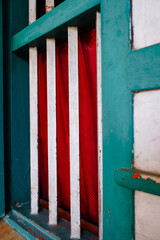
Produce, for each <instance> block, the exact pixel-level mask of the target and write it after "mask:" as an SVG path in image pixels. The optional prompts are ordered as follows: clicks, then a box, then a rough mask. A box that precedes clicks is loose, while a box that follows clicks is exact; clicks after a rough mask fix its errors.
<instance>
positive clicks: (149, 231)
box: [135, 191, 160, 240]
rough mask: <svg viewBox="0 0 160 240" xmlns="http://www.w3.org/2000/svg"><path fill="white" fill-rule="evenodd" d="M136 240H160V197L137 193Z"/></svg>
mask: <svg viewBox="0 0 160 240" xmlns="http://www.w3.org/2000/svg"><path fill="white" fill-rule="evenodd" d="M135 236H136V240H159V239H160V197H159V196H155V195H151V194H148V193H143V192H138V191H135Z"/></svg>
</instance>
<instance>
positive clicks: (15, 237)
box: [0, 218, 32, 240]
mask: <svg viewBox="0 0 160 240" xmlns="http://www.w3.org/2000/svg"><path fill="white" fill-rule="evenodd" d="M5 220H6V221H5ZM12 227H13V228H12ZM27 236H28V235H27V234H26V238H23V237H22V236H21V235H20V234H19V233H18V232H17V231H15V230H14V226H12V221H10V219H9V221H7V218H4V220H0V239H2V240H24V239H32V237H31V236H30V238H27Z"/></svg>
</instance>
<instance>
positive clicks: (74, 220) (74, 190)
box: [68, 27, 80, 238]
mask: <svg viewBox="0 0 160 240" xmlns="http://www.w3.org/2000/svg"><path fill="white" fill-rule="evenodd" d="M68 65H69V134H70V192H71V196H70V199H71V200H70V201H71V238H80V168H79V81H78V80H79V79H78V28H77V27H69V28H68Z"/></svg>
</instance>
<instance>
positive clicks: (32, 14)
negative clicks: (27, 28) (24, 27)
mask: <svg viewBox="0 0 160 240" xmlns="http://www.w3.org/2000/svg"><path fill="white" fill-rule="evenodd" d="M34 21H36V0H29V24H31V23H33V22H34Z"/></svg>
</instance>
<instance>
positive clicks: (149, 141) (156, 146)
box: [134, 90, 160, 174]
mask: <svg viewBox="0 0 160 240" xmlns="http://www.w3.org/2000/svg"><path fill="white" fill-rule="evenodd" d="M134 166H135V167H136V168H137V169H141V170H143V171H148V172H154V173H157V174H158V173H160V90H151V91H144V92H139V93H136V94H134Z"/></svg>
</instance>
